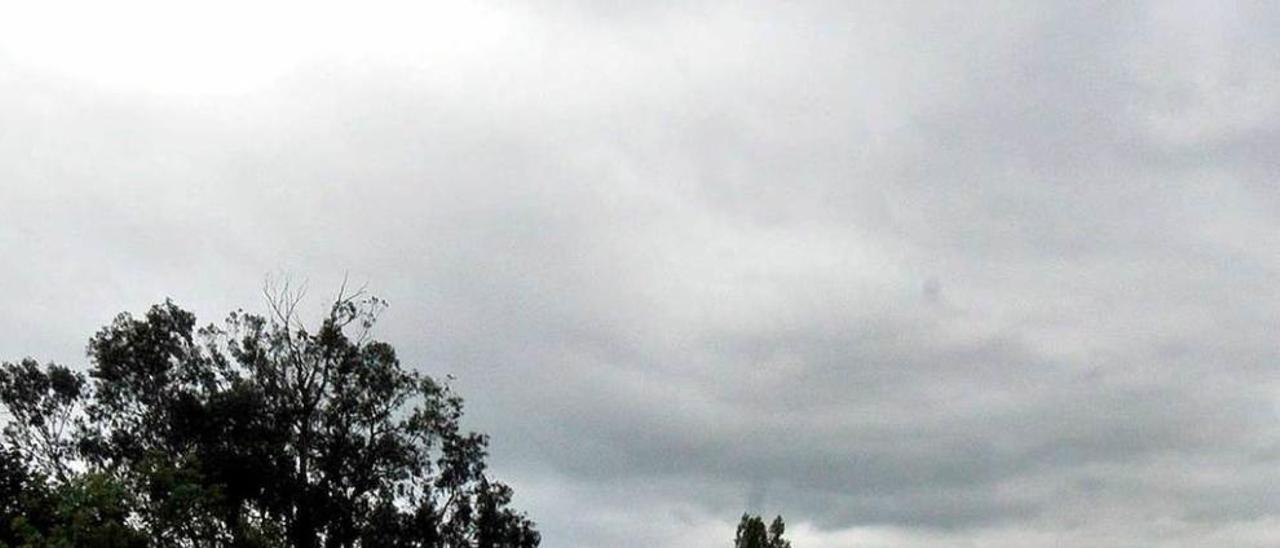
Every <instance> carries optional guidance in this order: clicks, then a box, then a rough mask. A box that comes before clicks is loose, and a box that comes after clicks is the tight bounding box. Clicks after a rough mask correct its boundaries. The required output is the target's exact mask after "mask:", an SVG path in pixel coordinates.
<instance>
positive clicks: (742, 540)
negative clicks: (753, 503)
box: [733, 514, 791, 548]
mask: <svg viewBox="0 0 1280 548" xmlns="http://www.w3.org/2000/svg"><path fill="white" fill-rule="evenodd" d="M786 530H787V526H786V524H785V523H783V521H782V516H777V517H775V518H773V523H772V524H770V525H769V526H768V527H765V524H764V519H763V518H761V517H760V516H752V515H749V514H742V519H741V520H740V521H739V522H738V532H737V534H736V535H735V536H734V542H733V546H734V548H791V541H789V540H786V539H785V538H783V536H782V535H783V534H784V533H786Z"/></svg>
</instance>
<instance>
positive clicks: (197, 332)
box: [0, 288, 540, 548]
mask: <svg viewBox="0 0 1280 548" xmlns="http://www.w3.org/2000/svg"><path fill="white" fill-rule="evenodd" d="M268 300H269V304H270V305H271V306H270V309H271V312H270V313H269V314H267V315H253V314H246V313H244V312H243V311H237V312H235V313H232V314H231V315H230V316H229V317H228V318H227V320H226V321H225V322H224V323H223V324H221V325H209V326H206V327H199V328H198V327H197V325H196V319H195V317H194V316H193V315H192V314H191V313H190V312H188V311H186V310H183V309H181V308H179V307H178V306H177V305H175V304H173V303H172V302H168V301H166V302H165V303H163V304H160V305H156V306H154V307H152V308H151V309H150V310H149V311H148V312H147V313H146V314H145V315H144V316H143V317H140V318H139V317H134V316H131V315H129V314H127V313H126V314H121V315H120V316H118V317H117V318H116V319H115V321H113V322H112V323H111V324H110V325H108V326H106V327H104V328H103V329H102V330H101V331H99V332H98V333H97V334H96V335H94V337H93V338H92V339H91V340H90V342H89V347H88V355H89V363H90V366H89V369H88V375H87V377H86V376H85V375H84V374H82V373H79V372H76V371H74V370H71V369H69V368H66V367H63V366H59V365H54V364H50V365H46V366H40V365H39V364H38V363H37V362H35V361H34V360H30V359H27V360H22V361H20V362H17V363H5V364H3V367H0V404H3V407H4V408H5V409H6V410H7V412H8V415H9V417H8V423H7V424H6V425H5V427H4V432H3V446H2V447H0V546H15V547H16V546H120V547H134V546H138V547H150V546H166V547H167V546H191V547H196V546H235V547H275V546H296V547H300V548H320V547H324V548H338V547H372V546H378V547H383V546H386V547H423V548H435V547H441V548H443V547H449V548H463V547H467V548H472V547H474V548H526V547H534V546H537V545H538V544H539V542H540V536H539V534H538V532H537V531H536V530H535V528H534V525H533V523H532V522H530V521H529V520H528V519H527V518H526V517H525V516H524V515H523V514H521V513H518V512H516V511H515V510H513V509H511V508H510V506H509V504H510V502H511V497H512V492H511V489H510V488H509V487H507V486H506V485H504V484H502V483H500V482H497V481H495V480H493V479H492V478H490V477H489V475H488V473H487V469H486V467H485V457H486V447H487V438H486V437H485V436H484V435H481V434H477V433H474V432H468V431H464V430H463V429H462V428H461V427H460V426H459V420H460V419H461V417H462V399H461V398H459V397H458V396H457V395H456V394H454V393H453V392H452V391H451V390H450V388H449V386H448V385H447V384H446V383H442V382H439V381H437V380H436V379H434V378H432V377H429V376H427V375H424V374H421V373H418V372H416V371H414V370H411V369H406V368H404V367H402V366H401V364H400V361H399V359H398V358H397V356H396V352H395V350H394V349H393V348H392V347H391V345H389V344H387V343H384V342H380V341H377V340H375V339H373V338H371V337H370V329H371V328H372V326H373V324H374V322H375V321H376V319H377V314H378V312H379V311H380V310H382V308H383V307H384V306H385V303H384V302H383V301H381V300H379V299H376V298H372V297H368V296H366V295H364V294H363V292H357V293H356V294H355V295H345V294H340V295H339V296H338V298H337V299H336V300H335V302H334V304H333V306H332V307H331V308H330V310H329V313H328V315H327V316H325V317H324V318H322V320H321V322H320V324H319V325H318V326H316V327H315V328H314V329H308V328H307V327H305V326H304V325H303V324H302V323H301V322H300V321H299V318H298V317H297V315H296V314H295V312H294V310H295V308H296V306H297V304H298V302H299V301H300V300H301V296H300V295H299V294H296V293H290V292H289V291H288V290H287V288H286V289H285V290H282V291H280V292H278V293H274V294H271V295H269V299H268Z"/></svg>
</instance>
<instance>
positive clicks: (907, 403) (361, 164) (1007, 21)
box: [0, 0, 1280, 548]
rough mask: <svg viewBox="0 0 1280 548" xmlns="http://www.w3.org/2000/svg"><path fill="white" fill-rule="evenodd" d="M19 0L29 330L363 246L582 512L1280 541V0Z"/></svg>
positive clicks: (672, 522)
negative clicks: (1278, 1) (1273, 2)
mask: <svg viewBox="0 0 1280 548" xmlns="http://www.w3.org/2000/svg"><path fill="white" fill-rule="evenodd" d="M13 4H17V3H13ZM13 4H9V3H6V4H4V7H0V257H2V258H3V265H0V288H3V293H4V312H3V313H2V314H0V359H5V360H13V359H17V358H20V357H22V356H26V355H31V356H35V357H38V358H40V359H50V360H57V361H60V362H64V363H67V364H73V365H79V366H83V365H84V363H85V359H84V355H83V352H84V344H85V341H86V340H87V338H88V337H89V336H90V335H91V334H92V333H93V332H94V331H95V330H96V329H97V328H98V327H100V326H102V325H104V324H105V323H107V322H108V321H109V320H110V319H111V318H112V316H113V315H115V314H116V313H118V312H120V311H125V310H128V311H133V312H135V313H136V312H141V311H144V310H145V309H146V307H147V306H149V305H150V304H152V303H155V302H158V301H161V300H163V299H164V298H166V297H172V298H173V299H174V300H175V301H176V302H178V303H179V304H181V305H183V306H185V307H187V308H189V309H191V310H193V311H195V312H196V313H197V314H198V315H199V316H200V318H201V320H202V321H205V322H212V321H216V320H219V319H220V318H222V317H223V316H224V315H225V314H226V313H227V312H229V311H231V310H232V309H235V308H239V307H244V308H246V309H249V310H261V309H262V308H263V302H262V300H261V296H260V289H261V286H262V284H263V279H264V276H266V275H268V274H279V273H285V274H288V275H291V276H292V277H294V278H295V279H299V280H305V281H306V282H307V283H308V284H309V287H310V289H311V292H312V295H313V297H314V299H313V302H312V303H311V306H312V308H313V311H314V313H315V314H317V315H318V314H319V313H320V312H321V311H322V309H323V304H324V303H323V297H324V296H325V295H329V294H331V293H332V292H333V291H335V290H336V288H337V285H338V283H339V282H340V281H341V279H342V277H343V275H344V273H349V275H350V277H351V278H352V279H353V280H355V281H358V282H368V284H369V286H370V288H371V289H372V290H373V291H374V292H375V293H377V294H378V295H381V296H383V297H385V298H386V299H387V300H388V301H390V303H391V308H390V309H389V310H388V311H387V313H386V314H385V315H384V317H383V318H384V319H383V322H382V323H381V324H380V328H379V331H378V333H377V334H378V335H379V336H380V337H381V338H382V339H384V340H387V341H388V342H391V343H392V344H394V345H395V346H396V347H397V348H398V349H399V350H400V352H401V355H402V357H403V358H404V359H405V361H406V362H407V363H408V364H410V365H412V366H413V367H418V368H421V369H422V370H423V371H427V372H429V373H432V374H436V375H444V374H453V375H455V376H456V377H457V381H456V383H457V387H458V389H459V391H460V392H461V394H462V395H463V396H464V397H465V398H466V399H467V402H468V406H469V407H468V417H469V422H470V425H471V426H472V427H474V428H477V429H480V430H483V431H486V432H488V433H490V434H491V435H492V437H493V443H492V462H493V464H494V468H495V473H496V475H498V476H499V477H501V478H503V479H505V480H507V481H508V482H509V483H511V484H512V485H513V486H514V487H515V489H516V494H517V497H516V504H517V505H518V506H519V507H520V508H522V509H525V510H527V511H528V512H529V513H530V515H531V517H532V518H533V519H534V520H536V521H537V522H538V523H539V525H540V528H541V529H542V531H543V534H544V539H545V540H544V546H547V547H549V548H560V547H568V548H598V547H599V548H602V547H612V546H618V547H624V548H626V547H642V548H643V547H658V548H706V547H713V546H726V547H727V546H729V545H730V544H731V542H732V535H733V527H734V525H735V524H736V520H737V517H738V516H739V515H740V514H741V513H742V512H743V511H744V510H750V511H752V512H760V513H767V514H768V515H770V516H771V515H773V514H778V513H781V514H782V515H784V516H785V517H786V518H787V520H788V523H789V524H791V527H792V530H793V534H792V536H793V538H794V540H795V545H796V547H797V548H846V547H855V546H856V547H858V548H874V547H886V548H887V547H934V546H937V547H956V546H961V547H963V546H972V547H1009V548H1015V547H1016V548H1023V547H1030V548H1036V547H1050V546H1052V547H1061V546H1082V547H1084V546H1089V547H1093V546H1105V547H1134V548H1146V547H1157V546H1158V547H1188V548H1189V547H1203V546H1215V547H1227V548H1233V547H1264V546H1267V547H1271V546H1277V545H1280V428H1277V425H1278V424H1280V369H1277V361H1278V359H1280V347H1278V346H1277V327H1278V326H1280V284H1277V275H1278V274H1280V193H1278V192H1277V187H1276V177H1277V174H1278V173H1280V171H1278V168H1280V165H1277V164H1278V163H1280V152H1277V148H1278V147H1280V34H1277V33H1276V29H1277V28H1280V11H1277V8H1275V7H1267V6H1265V5H1264V4H1265V3H1248V4H1245V3H1240V4H1234V3H1230V2H1219V1H1214V2H1203V3H1186V2H1184V3H1179V2H1153V3H1150V4H1145V5H1141V4H1140V3H1129V2H1096V3H1094V2H1062V3H1035V2H1023V1H1014V2H1007V3H974V2H937V3H932V2H907V3H903V2H879V3H872V2H865V3H862V2H810V3H804V2H785V3H784V2H776V1H767V2H726V3H715V2H696V1H672V2H665V1H660V2H649V3H641V2H591V1H586V0H582V1H546V2H505V3H504V2H495V3H483V2H462V3H458V4H430V3H424V2H404V3H397V2H381V1H372V2H369V1H366V2H359V3H357V2H344V3H337V2H317V1H314V0H309V1H306V2H289V3H275V4H270V5H263V4H264V3H261V2H236V1H222V2H211V3H201V4H200V5H199V6H197V7H191V6H188V5H186V3H185V2H172V1H160V0H156V1H135V0H113V1H111V2H86V3H82V4H78V3H67V2H61V1H41V2H25V3H22V4H23V5H21V6H14V5H13ZM535 5H536V6H537V7H533V6H535Z"/></svg>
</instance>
